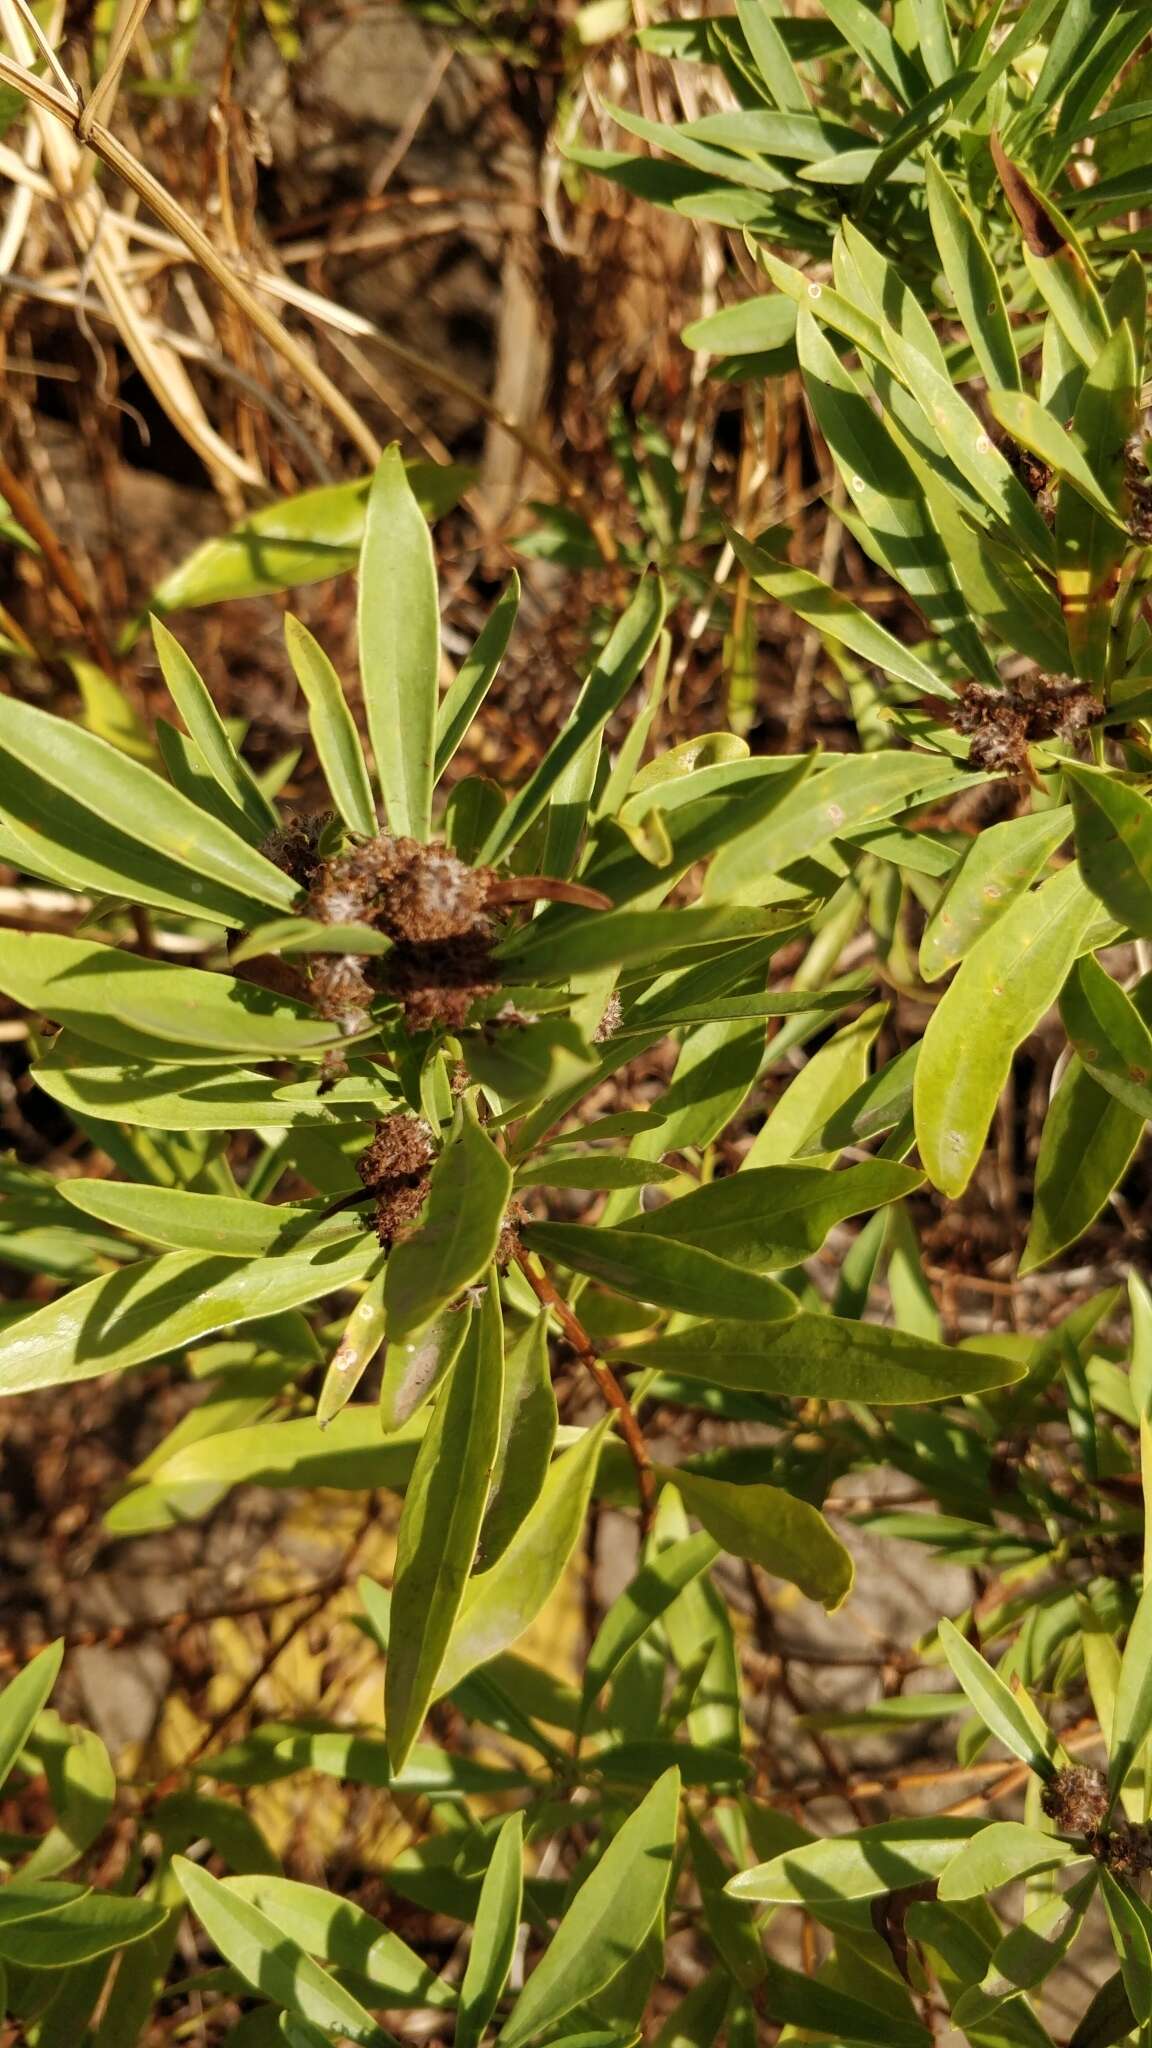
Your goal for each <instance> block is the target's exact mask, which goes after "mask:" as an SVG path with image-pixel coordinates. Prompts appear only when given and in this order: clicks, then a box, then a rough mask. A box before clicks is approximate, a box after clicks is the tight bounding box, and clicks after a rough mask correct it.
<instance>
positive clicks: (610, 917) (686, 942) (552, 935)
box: [500, 904, 805, 981]
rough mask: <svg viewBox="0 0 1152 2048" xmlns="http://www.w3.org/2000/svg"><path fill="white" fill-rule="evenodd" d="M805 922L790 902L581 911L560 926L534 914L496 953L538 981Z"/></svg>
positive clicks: (650, 961)
mask: <svg viewBox="0 0 1152 2048" xmlns="http://www.w3.org/2000/svg"><path fill="white" fill-rule="evenodd" d="M804 921H805V919H804V913H803V910H800V911H798V910H797V909H796V907H795V906H794V905H787V906H785V907H784V908H782V909H779V910H760V909H756V908H746V907H744V906H742V905H739V904H737V905H734V906H728V905H723V904H717V905H716V906H715V907H711V906H708V905H702V904H690V905H689V906H688V907H687V908H686V909H681V910H602V911H597V910H593V911H583V912H580V913H578V914H575V915H574V916H573V918H572V921H571V922H570V923H567V924H565V925H560V926H555V927H554V926H551V925H548V924H545V922H544V920H543V919H539V920H537V921H536V923H534V924H531V925H526V926H521V928H520V930H519V931H517V932H516V933H515V934H514V935H513V937H512V938H510V939H507V940H505V942H504V944H503V945H502V946H501V948H500V954H501V957H502V958H503V959H504V960H505V961H508V962H511V963H513V965H514V968H515V972H516V974H517V975H521V974H524V975H527V976H529V977H532V978H535V979H539V980H541V981H544V980H548V979H550V978H552V977H557V978H558V977H561V976H563V977H564V978H565V979H567V977H568V976H569V975H583V974H595V973H597V972H598V971H599V970H600V969H601V968H604V967H617V966H630V967H643V966H648V965H655V964H656V963H657V962H658V961H662V960H665V959H668V960H671V959H672V958H673V957H674V956H675V955H676V954H677V953H685V952H689V951H691V950H692V948H694V947H696V946H727V945H738V944H739V943H740V942H741V941H742V940H746V939H754V938H760V937H767V936H771V935H775V934H778V933H783V932H787V931H793V930H795V929H796V928H797V927H798V926H799V925H801V924H803V923H804ZM537 924H538V925H539V929H537Z"/></svg>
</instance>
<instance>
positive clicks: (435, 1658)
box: [384, 1268, 504, 1772]
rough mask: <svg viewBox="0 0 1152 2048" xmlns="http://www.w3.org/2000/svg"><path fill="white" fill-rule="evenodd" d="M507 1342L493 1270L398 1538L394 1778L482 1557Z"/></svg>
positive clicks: (388, 1688) (389, 1717)
mask: <svg viewBox="0 0 1152 2048" xmlns="http://www.w3.org/2000/svg"><path fill="white" fill-rule="evenodd" d="M503 1385H504V1343H503V1330H502V1324H501V1318H500V1299H499V1294H498V1292H497V1282H496V1273H495V1269H494V1268H493V1269H491V1270H490V1272H489V1277H488V1285H487V1289H486V1292H485V1295H484V1299H483V1301H482V1302H481V1304H480V1307H479V1309H478V1310H477V1311H476V1312H475V1314H474V1315H473V1317H472V1322H471V1326H470V1328H469V1331H468V1335H467V1337H466V1338H465V1340H464V1345H463V1348H462V1350H461V1352H460V1356H459V1358H458V1359H457V1361H456V1364H455V1365H454V1366H453V1368H452V1374H451V1377H450V1379H449V1381H448V1385H447V1389H446V1391H445V1392H443V1393H441V1395H440V1398H439V1400H438V1401H437V1403H436V1407H435V1410H434V1412H433V1416H432V1422H431V1425H430V1427H429V1429H428V1432H427V1435H426V1436H425V1438H424V1441H423V1443H422V1444H421V1446H420V1449H419V1451H418V1452H417V1454H416V1463H415V1466H414V1467H413V1471H412V1478H411V1480H410V1481H409V1485H408V1491H407V1493H406V1494H405V1497H404V1510H403V1513H402V1514H401V1517H400V1529H399V1534H398V1536H397V1539H396V1546H397V1547H396V1568H395V1579H394V1585H393V1592H392V1628H391V1636H390V1640H389V1650H388V1667H387V1672H386V1675H385V1680H384V1719H385V1726H386V1729H387V1735H388V1757H389V1761H390V1763H391V1765H392V1769H393V1771H396V1772H399V1771H401V1770H402V1769H403V1768H404V1764H405V1762H406V1761H407V1758H408V1756H409V1753H410V1751H411V1749H412V1745H413V1743H414V1742H415V1740H416V1738H417V1736H418V1735H419V1733H420V1729H421V1726H422V1724H423V1721H424V1716H425V1714H426V1712H427V1710H428V1705H429V1702H430V1700H431V1699H432V1696H433V1693H434V1692H435V1689H436V1678H437V1673H438V1672H439V1669H440V1666H441V1663H442V1662H443V1658H444V1652H445V1650H446V1648H447V1646H448V1643H449V1640H450V1638H451V1635H452V1629H453V1625H454V1623H455V1620H456V1617H457V1615H458V1613H459V1611H460V1606H461V1602H462V1601H463V1598H464V1591H465V1587H466V1585H467V1583H468V1574H469V1572H470V1571H471V1569H472V1563H473V1559H474V1558H475V1555H476V1545H477V1542H478V1540H479V1536H480V1524H481V1522H482V1520H483V1518H484V1509H485V1506H486V1504H487V1500H488V1486H489V1481H490V1479H491V1477H492V1470H493V1467H494V1465H495V1462H496V1452H497V1447H498V1444H499V1438H500V1408H501V1397H502V1393H503Z"/></svg>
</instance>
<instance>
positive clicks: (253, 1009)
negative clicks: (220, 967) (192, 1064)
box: [0, 931, 334, 1060]
mask: <svg viewBox="0 0 1152 2048" xmlns="http://www.w3.org/2000/svg"><path fill="white" fill-rule="evenodd" d="M0 988H2V989H3V991H4V993H5V994H6V995H10V996H13V997H14V998H15V1000H16V1001H17V1002H18V1003H21V1004H23V1006H24V1008H25V1009H27V1010H33V1011H38V1012H39V1013H41V1014H42V1015H43V1016H45V1017H51V1018H52V1019H53V1020H54V1021H55V1022H56V1023H58V1024H72V1025H75V1027H76V1028H77V1029H78V1030H82V1031H83V1032H84V1034H85V1036H86V1037H88V1038H93V1039H95V1040H96V1041H97V1042H98V1043H100V1044H102V1045H108V1046H110V1047H111V1048H112V1049H113V1050H114V1051H117V1052H127V1053H133V1052H136V1053H139V1054H141V1055H142V1056H143V1057H145V1058H147V1057H153V1058H154V1057H156V1052H157V1048H158V1047H161V1048H162V1047H163V1046H164V1045H165V1044H168V1045H169V1046H170V1047H171V1057H172V1058H173V1059H174V1060H176V1059H180V1058H185V1059H186V1058H188V1057H189V1056H190V1055H189V1052H188V1051H187V1050H182V1049H183V1048H191V1047H196V1048H197V1050H198V1051H199V1052H201V1053H210V1052H212V1051H218V1052H227V1053H240V1054H243V1055H244V1056H245V1057H246V1058H249V1059H290V1058H300V1057H301V1056H303V1057H305V1058H308V1057H311V1058H314V1059H318V1058H320V1057H321V1056H322V1054H323V1050H324V1047H325V1045H326V1044H327V1045H331V1044H332V1043H333V1042H334V1031H333V1027H332V1025H330V1024H325V1023H323V1022H322V1020H321V1019H320V1018H318V1017H315V1016H313V1015H311V1014H310V1013H309V1011H308V1010H306V1009H305V1007H304V1005H303V1004H302V1003H297V1002H294V1001H293V1000H292V998H291V997H290V996H278V995H272V994H270V993H269V991H268V990H267V989H262V988H256V987H255V986H254V985H253V984H252V983H251V982H247V981H236V980H234V979H233V977H232V976H231V975H228V974H208V973H206V972H205V971H204V970H203V969H202V968H199V967H177V966H175V965H172V964H170V963H169V962H167V961H163V960H145V959H143V958H141V956H140V955H139V954H138V953H125V952H121V950H120V949H119V947H117V946H102V945H94V944H92V943H91V942H90V941H88V940H86V939H65V938H56V937H53V936H49V935H48V934H47V933H43V932H19V931H3V932H0Z"/></svg>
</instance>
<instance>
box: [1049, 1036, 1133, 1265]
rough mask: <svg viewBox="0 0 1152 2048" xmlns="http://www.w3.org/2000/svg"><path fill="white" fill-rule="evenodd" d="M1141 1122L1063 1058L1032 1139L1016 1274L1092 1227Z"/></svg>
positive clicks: (1074, 1062) (1086, 1070) (1124, 1164)
mask: <svg viewBox="0 0 1152 2048" xmlns="http://www.w3.org/2000/svg"><path fill="white" fill-rule="evenodd" d="M1149 1108H1150V1109H1152V1103H1150V1104H1149ZM1145 1121H1146V1119H1145V1118H1144V1116H1143V1115H1142V1114H1141V1113H1140V1111H1139V1110H1137V1109H1130V1108H1129V1107H1128V1106H1127V1104H1126V1103H1123V1102H1120V1101H1118V1100H1117V1099H1116V1097H1115V1096H1110V1095H1109V1094H1108V1092H1107V1090H1106V1089H1104V1088H1102V1087H1101V1085H1100V1083H1099V1081H1097V1080H1095V1079H1094V1077H1093V1072H1092V1069H1091V1068H1090V1067H1086V1066H1085V1065H1084V1063H1083V1061H1082V1060H1080V1059H1077V1058H1076V1057H1075V1056H1074V1057H1073V1058H1072V1059H1071V1060H1070V1061H1069V1063H1068V1065H1067V1067H1066V1068H1065V1070H1064V1073H1063V1075H1062V1077H1061V1080H1060V1085H1059V1087H1058V1088H1057V1090H1056V1093H1055V1095H1054V1096H1053V1097H1052V1100H1051V1102H1050V1103H1049V1105H1048V1114H1047V1116H1046V1117H1045V1119H1044V1129H1043V1131H1042V1132H1041V1134H1040V1151H1039V1155H1038V1157H1037V1160H1036V1174H1035V1181H1034V1185H1033V1194H1032V1218H1031V1222H1030V1224H1029V1227H1028V1242H1027V1244H1026V1245H1025V1247H1024V1250H1023V1252H1022V1254H1021V1257H1020V1266H1019V1272H1020V1274H1021V1276H1023V1275H1024V1274H1025V1273H1032V1272H1035V1270H1036V1268H1037V1267H1038V1266H1044V1265H1047V1264H1048V1262H1049V1260H1050V1259H1054V1258H1056V1257H1057V1256H1058V1255H1059V1253H1060V1252H1062V1251H1066V1250H1067V1248H1068V1246H1069V1245H1072V1244H1075V1243H1076V1240H1077V1239H1078V1238H1080V1237H1082V1236H1083V1235H1084V1232H1085V1231H1086V1230H1087V1229H1088V1228H1089V1226H1090V1225H1091V1224H1092V1223H1094V1222H1095V1220H1096V1217H1097V1216H1098V1215H1099V1214H1100V1211H1101V1209H1102V1208H1103V1207H1104V1204H1105V1203H1106V1202H1107V1200H1108V1197H1109V1195H1110V1194H1111V1193H1112V1190H1113V1188H1115V1187H1117V1186H1118V1185H1119V1183H1120V1181H1121V1180H1122V1179H1123V1177H1124V1175H1125V1173H1126V1172H1127V1170H1128V1167H1129V1165H1130V1163H1131V1161H1132V1159H1133V1157H1134V1156H1135V1152H1136V1148H1137V1146H1138V1145H1139V1143H1140V1140H1141V1138H1142V1137H1143V1135H1144V1126H1145Z"/></svg>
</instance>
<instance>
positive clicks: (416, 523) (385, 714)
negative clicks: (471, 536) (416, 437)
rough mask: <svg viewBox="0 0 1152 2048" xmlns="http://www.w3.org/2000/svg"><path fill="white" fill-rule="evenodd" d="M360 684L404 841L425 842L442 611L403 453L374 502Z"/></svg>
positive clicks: (388, 464) (365, 563)
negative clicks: (416, 840)
mask: <svg viewBox="0 0 1152 2048" xmlns="http://www.w3.org/2000/svg"><path fill="white" fill-rule="evenodd" d="M359 622H360V623H359V634H360V675H361V682H362V685H363V690H364V709H365V711H366V713H367V717H368V731H369V734H370V736H371V740H372V749H373V752H374V753H375V756H376V773H377V775H378V777H379V780H380V790H381V794H382V796H383V798H384V809H385V811H386V812H387V814H388V828H389V830H390V831H391V832H392V833H393V834H394V835H395V837H396V838H398V839H399V838H404V837H407V838H412V839H420V840H425V839H427V837H428V833H429V829H430V825H431V816H432V779H433V760H434V756H435V751H436V709H437V703H438V700H439V676H440V607H439V600H438V598H437V594H436V558H435V555H434V554H433V551H432V537H431V535H430V533H429V531H428V523H427V521H426V519H425V517H424V514H423V512H422V511H421V510H420V507H419V505H418V504H417V502H416V499H415V496H414V495H413V492H412V489H411V486H410V484H409V482H408V478H407V474H406V472H405V468H404V463H403V459H402V457H401V454H400V450H399V448H398V447H396V446H395V445H394V446H393V447H391V448H389V449H386V450H385V453H384V454H383V456H382V457H381V459H380V466H379V468H378V469H377V471H376V474H375V476H374V477H373V479H372V488H371V490H370V491H369V493H368V509H367V514H366V517H365V522H364V547H363V551H362V553H361V557H360V614H359Z"/></svg>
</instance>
